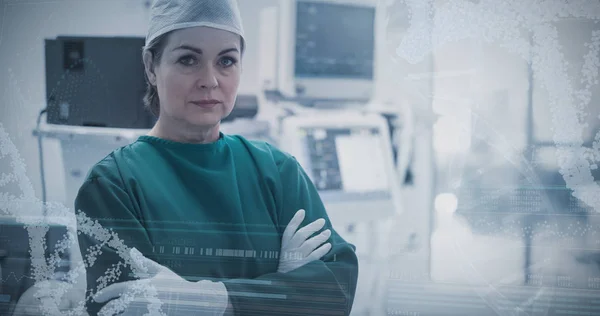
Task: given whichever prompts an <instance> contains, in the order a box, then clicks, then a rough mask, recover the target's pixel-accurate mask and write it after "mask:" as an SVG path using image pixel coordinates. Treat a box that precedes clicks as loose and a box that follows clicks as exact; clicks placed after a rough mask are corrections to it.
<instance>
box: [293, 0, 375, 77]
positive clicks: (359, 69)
mask: <svg viewBox="0 0 600 316" xmlns="http://www.w3.org/2000/svg"><path fill="white" fill-rule="evenodd" d="M374 32H375V8H371V7H363V6H356V5H343V4H331V3H319V2H309V1H298V2H297V8H296V48H295V76H296V77H299V78H302V77H305V78H307V77H312V78H314V77H317V78H344V79H348V78H349V79H366V80H371V79H373V66H374V65H373V62H374V54H375V39H374V34H375V33H374Z"/></svg>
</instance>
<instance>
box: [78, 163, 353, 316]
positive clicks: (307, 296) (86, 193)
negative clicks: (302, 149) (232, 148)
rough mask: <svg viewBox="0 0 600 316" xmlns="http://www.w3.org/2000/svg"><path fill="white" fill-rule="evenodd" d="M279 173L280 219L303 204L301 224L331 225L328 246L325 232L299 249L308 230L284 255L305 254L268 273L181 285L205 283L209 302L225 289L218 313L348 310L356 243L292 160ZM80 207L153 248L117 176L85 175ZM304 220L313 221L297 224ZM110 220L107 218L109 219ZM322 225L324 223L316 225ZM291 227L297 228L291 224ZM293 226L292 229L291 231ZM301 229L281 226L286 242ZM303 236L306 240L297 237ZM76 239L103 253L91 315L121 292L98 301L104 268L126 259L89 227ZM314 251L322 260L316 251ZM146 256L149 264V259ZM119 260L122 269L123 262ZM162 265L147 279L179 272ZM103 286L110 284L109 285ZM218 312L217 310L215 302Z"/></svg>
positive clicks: (91, 271)
mask: <svg viewBox="0 0 600 316" xmlns="http://www.w3.org/2000/svg"><path fill="white" fill-rule="evenodd" d="M280 172H281V174H282V175H283V176H282V178H283V179H282V182H284V187H285V188H286V190H282V192H281V194H280V196H278V198H277V200H278V201H279V203H280V205H279V206H278V209H280V213H279V222H280V223H290V224H292V223H294V219H292V218H293V216H294V215H296V214H297V213H296V211H297V210H298V209H305V210H306V213H305V214H304V218H303V219H302V220H300V221H297V218H296V221H297V222H298V226H301V227H303V228H306V227H311V228H312V229H314V230H315V231H316V230H320V229H321V228H325V231H327V230H329V232H330V235H329V236H327V237H328V242H329V244H330V245H331V246H327V244H325V245H321V244H322V243H323V241H321V239H316V240H315V239H312V240H311V241H312V243H309V244H310V246H307V247H305V248H303V249H300V248H301V246H302V245H303V244H304V242H305V241H306V238H307V237H308V236H310V235H312V232H311V233H310V234H308V236H306V237H304V239H302V238H297V239H296V240H295V243H294V244H291V243H288V246H289V247H288V249H282V250H284V251H283V252H282V254H283V253H285V252H286V251H287V250H293V251H296V250H297V252H300V253H303V256H300V258H301V259H303V260H296V261H294V260H288V261H287V262H280V269H278V271H275V272H273V273H269V274H265V275H262V276H259V277H257V278H255V279H252V280H246V279H229V280H224V281H222V282H218V283H220V284H221V285H222V287H221V286H213V284H211V283H207V282H210V281H199V282H187V281H185V282H187V283H179V284H180V285H181V284H186V286H185V287H187V289H188V290H191V291H192V292H194V291H196V292H203V290H206V291H204V292H210V293H209V296H207V297H208V298H206V297H205V299H207V300H212V301H215V300H216V301H218V298H219V297H223V296H218V293H222V291H223V290H225V297H226V298H227V299H226V300H225V305H224V306H225V307H226V308H225V307H222V308H221V310H220V313H216V314H230V315H270V314H273V315H281V314H286V313H293V314H294V315H315V314H321V315H326V314H333V315H348V314H349V313H350V310H351V307H352V303H353V299H354V293H355V290H356V280H357V277H358V263H357V258H356V255H355V252H354V246H352V245H351V244H348V243H346V242H345V241H344V240H343V239H342V238H341V237H340V236H339V235H338V234H337V233H336V232H335V231H334V230H333V228H332V227H331V223H330V221H329V219H328V217H327V214H326V212H325V209H324V206H323V204H322V202H321V200H320V198H319V196H318V193H317V191H316V189H315V188H314V186H313V185H312V183H311V182H310V180H309V179H308V177H307V176H306V174H305V173H304V171H303V170H302V169H301V168H300V166H299V165H298V164H297V162H296V161H295V159H293V158H289V159H288V160H286V161H285V162H283V163H282V165H281V166H280ZM76 208H77V209H78V210H82V211H84V212H87V213H88V214H90V211H89V210H92V212H97V211H98V210H103V211H106V212H110V214H97V213H96V214H94V215H93V216H92V217H93V218H94V219H98V220H99V221H100V222H101V223H102V220H101V219H102V218H111V221H110V225H113V226H112V227H110V228H112V229H113V230H114V231H115V232H117V233H118V235H119V236H123V235H124V234H125V235H126V237H127V240H128V241H129V244H128V246H129V247H131V248H134V247H135V248H137V249H138V250H139V251H140V252H141V253H144V254H146V253H148V254H150V253H152V250H151V246H150V245H151V242H150V240H149V238H148V235H147V234H146V232H145V230H144V228H143V227H142V225H141V224H140V223H139V222H137V224H136V221H135V219H136V216H135V215H134V214H133V213H132V209H133V207H132V205H131V200H130V198H129V196H127V194H126V193H125V192H124V191H123V190H122V189H121V187H120V186H119V185H118V183H114V181H111V180H110V179H104V178H91V179H89V180H87V181H86V183H84V185H83V186H82V188H81V190H80V192H79V195H78V198H77V201H76ZM92 214H93V213H92ZM319 218H323V219H324V220H322V221H317V220H318V219H319ZM315 221H317V223H315ZM303 222H304V223H309V224H306V225H302V224H300V223H303ZM310 223H312V224H310ZM107 224H109V223H108V222H107ZM320 224H322V225H321V226H319V225H320ZM310 225H313V226H310ZM103 226H106V225H103ZM288 226H291V227H293V225H288ZM315 227H318V228H315ZM296 228H297V227H296ZM290 231H292V232H293V233H290ZM301 231H302V229H300V230H298V231H296V229H289V230H288V231H284V232H281V236H282V248H283V246H284V241H285V240H286V238H287V240H290V241H291V240H292V239H290V236H292V237H293V236H294V233H297V232H301ZM307 231H310V229H309V230H304V233H306V232H307ZM301 235H302V234H301ZM319 236H321V238H323V237H325V236H326V233H325V235H317V236H316V237H315V238H317V237H319ZM298 240H300V241H301V243H298ZM79 244H80V248H81V250H82V255H83V256H85V254H86V253H87V251H88V250H89V249H95V250H96V251H98V250H99V251H101V252H102V255H101V256H98V259H97V261H96V262H95V263H94V264H91V265H90V266H89V267H87V283H88V291H87V292H88V293H87V294H88V299H87V301H86V303H87V309H88V313H89V314H90V315H92V316H93V315H96V314H97V313H98V312H100V311H101V309H102V308H103V306H104V305H106V301H107V300H109V299H112V298H114V296H116V295H113V296H110V295H109V294H110V292H107V291H104V293H109V294H104V295H108V296H104V297H100V299H99V301H100V302H98V301H96V300H94V298H93V296H92V294H96V293H95V292H94V291H96V286H97V284H98V277H100V276H102V275H104V273H105V272H106V270H107V269H109V268H111V266H113V265H114V264H115V263H117V262H122V261H123V259H122V258H121V257H122V256H120V255H119V254H117V253H116V252H115V251H114V250H112V249H111V248H110V247H109V246H108V244H106V245H102V247H101V248H95V247H98V243H97V241H96V240H94V239H93V238H91V237H89V236H86V235H85V234H80V235H79ZM311 247H312V249H311ZM329 247H330V248H329ZM309 250H310V251H309ZM315 251H316V254H315V255H313V257H310V258H309V256H310V254H312V253H313V252H315ZM322 253H323V254H324V255H322ZM317 255H318V257H317V258H318V259H316V258H314V256H317ZM281 257H284V256H281ZM291 258H295V259H298V257H294V256H291ZM146 259H148V258H146ZM148 260H149V259H148ZM148 263H149V265H151V263H150V262H148ZM300 263H301V264H300ZM122 267H123V268H125V266H122ZM161 267H162V266H160V267H156V269H155V272H157V273H155V274H154V275H152V274H149V278H147V279H152V278H153V277H155V276H156V275H160V277H164V276H165V275H168V276H169V277H172V278H174V279H177V278H180V277H179V276H176V275H171V274H169V272H168V271H166V270H164V269H166V268H165V267H162V268H161ZM163 268H164V269H163ZM125 270H127V269H125ZM167 270H168V269H167ZM169 271H170V270H169ZM161 273H162V274H161ZM159 279H160V278H159ZM109 280H110V283H113V284H132V283H126V282H132V281H136V280H135V278H132V277H131V275H129V274H128V273H127V271H126V272H125V273H121V274H116V275H113V277H112V278H109ZM141 281H142V283H140V284H144V283H143V282H149V281H147V280H146V281H145V280H141ZM213 283H217V282H213ZM111 286H112V285H111ZM115 288H117V289H118V291H117V292H121V293H122V292H123V288H119V286H116V287H113V289H115ZM106 289H109V288H108V287H107V288H106ZM184 292H189V291H184ZM121 293H119V294H121ZM169 295H171V294H169ZM211 295H212V296H211ZM215 295H217V296H215ZM172 297H173V296H172V295H171V298H172ZM159 298H160V296H159ZM187 300H188V301H190V300H192V301H193V300H196V301H197V300H202V298H200V297H199V296H192V297H188V298H187ZM163 301H168V300H163ZM115 304H116V303H115ZM173 309H174V310H176V309H177V307H175V306H173ZM188 311H189V310H188ZM213 311H215V310H214V309H213ZM172 314H175V312H172V311H170V313H168V315H172Z"/></svg>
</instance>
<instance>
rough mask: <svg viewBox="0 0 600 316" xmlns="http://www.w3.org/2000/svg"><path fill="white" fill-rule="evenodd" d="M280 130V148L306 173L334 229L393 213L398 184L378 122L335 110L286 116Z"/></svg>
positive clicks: (376, 117)
mask: <svg viewBox="0 0 600 316" xmlns="http://www.w3.org/2000/svg"><path fill="white" fill-rule="evenodd" d="M282 125H283V127H282V135H281V138H280V141H281V143H280V148H282V149H283V150H284V151H287V152H290V153H292V154H293V155H294V156H295V157H296V159H297V160H298V162H299V163H300V165H302V166H303V168H304V169H305V171H306V172H307V173H308V175H309V177H310V178H311V180H312V181H313V183H314V184H315V186H316V187H317V189H318V190H319V194H320V196H321V199H322V200H323V202H324V203H325V206H326V209H327V213H328V215H329V216H330V218H331V221H332V223H333V225H334V227H335V228H336V229H340V228H342V227H343V226H341V225H344V224H346V225H348V224H351V223H355V222H363V221H369V220H373V219H380V218H386V217H390V216H392V215H393V214H394V212H395V211H396V208H397V205H398V202H399V201H398V199H399V190H400V185H399V183H398V182H399V179H398V177H396V176H395V175H394V172H393V170H395V168H394V162H393V160H392V157H393V156H392V148H391V140H390V136H389V131H388V126H387V122H386V121H385V119H384V118H383V117H381V116H380V115H376V114H367V113H364V114H363V113H356V112H352V111H348V112H344V111H335V112H329V113H319V114H318V115H314V116H312V115H302V116H290V117H288V118H286V119H285V120H284V121H283V123H282Z"/></svg>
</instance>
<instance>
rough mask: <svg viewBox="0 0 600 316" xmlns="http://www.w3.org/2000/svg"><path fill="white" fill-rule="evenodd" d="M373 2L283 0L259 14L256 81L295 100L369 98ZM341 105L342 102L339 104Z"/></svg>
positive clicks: (375, 25) (375, 24)
mask: <svg viewBox="0 0 600 316" xmlns="http://www.w3.org/2000/svg"><path fill="white" fill-rule="evenodd" d="M375 15H376V10H375V1H367V0H362V1H361V0H343V1H342V0H337V1H331V0H328V1H324V0H311V1H307V0H281V1H278V3H277V6H274V7H269V8H266V9H264V10H263V11H262V12H261V16H260V21H261V25H260V32H261V36H260V37H261V38H260V49H261V51H260V57H261V62H260V70H259V77H260V84H261V85H262V86H261V88H262V90H263V91H265V92H267V93H268V92H274V93H276V94H278V95H280V96H281V97H283V98H285V99H288V100H290V99H294V100H296V101H300V102H301V101H307V100H312V101H315V100H317V101H333V100H337V101H342V102H344V103H347V102H348V101H358V102H362V103H363V104H364V103H366V102H367V101H368V100H370V99H371V98H372V96H373V91H374V80H373V78H374V66H375V63H374V61H375V53H376V51H375V43H376V35H377V34H381V33H380V32H376V30H377V29H378V28H380V27H381V26H382V24H380V23H381V22H378V21H379V20H378V19H376V17H375ZM337 104H338V105H342V106H345V104H340V103H339V102H338V103H337Z"/></svg>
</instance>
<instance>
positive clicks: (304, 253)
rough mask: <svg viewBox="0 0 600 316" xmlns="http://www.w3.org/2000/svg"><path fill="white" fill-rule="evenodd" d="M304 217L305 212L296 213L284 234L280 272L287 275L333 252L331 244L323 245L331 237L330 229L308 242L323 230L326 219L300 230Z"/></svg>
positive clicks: (280, 254)
mask: <svg viewBox="0 0 600 316" xmlns="http://www.w3.org/2000/svg"><path fill="white" fill-rule="evenodd" d="M304 216H305V212H304V210H299V211H298V212H296V214H295V215H294V217H293V218H292V220H290V223H289V224H288V225H287V227H286V228H285V231H284V232H283V237H282V238H281V252H280V253H279V267H278V269H277V271H278V272H282V273H287V272H290V271H292V270H295V269H298V268H300V267H302V266H303V265H305V264H307V263H309V262H311V261H314V260H319V259H321V258H322V257H323V256H324V255H326V254H327V253H328V252H329V250H331V243H326V244H324V245H323V243H324V242H326V241H327V240H328V239H329V237H330V236H331V231H330V230H329V229H326V230H324V231H323V232H321V233H320V234H318V235H316V236H314V237H312V238H310V239H308V240H307V238H308V237H310V236H311V235H312V234H314V233H316V232H318V231H319V230H320V229H321V228H323V226H324V225H325V219H323V218H320V219H318V220H316V221H314V222H312V223H310V224H308V225H306V226H304V227H302V228H300V229H298V227H300V224H301V223H302V221H303V220H304Z"/></svg>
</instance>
